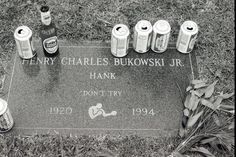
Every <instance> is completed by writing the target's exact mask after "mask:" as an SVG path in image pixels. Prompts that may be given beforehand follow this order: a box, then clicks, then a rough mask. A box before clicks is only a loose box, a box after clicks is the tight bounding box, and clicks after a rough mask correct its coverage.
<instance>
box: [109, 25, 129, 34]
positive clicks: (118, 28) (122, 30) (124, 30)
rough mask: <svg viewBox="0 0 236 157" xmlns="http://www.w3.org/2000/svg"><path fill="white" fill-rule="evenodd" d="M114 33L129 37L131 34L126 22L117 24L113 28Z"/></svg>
mask: <svg viewBox="0 0 236 157" xmlns="http://www.w3.org/2000/svg"><path fill="white" fill-rule="evenodd" d="M112 34H114V35H117V36H119V37H127V36H129V34H130V32H129V28H128V27H127V26H126V25H124V24H117V25H115V26H114V27H113V29H112Z"/></svg>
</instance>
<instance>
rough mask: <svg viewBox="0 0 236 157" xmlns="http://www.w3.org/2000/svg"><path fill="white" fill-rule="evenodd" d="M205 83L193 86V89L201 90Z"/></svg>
mask: <svg viewBox="0 0 236 157" xmlns="http://www.w3.org/2000/svg"><path fill="white" fill-rule="evenodd" d="M206 86H207V85H206V83H205V82H202V83H198V84H195V85H194V89H198V88H202V87H206Z"/></svg>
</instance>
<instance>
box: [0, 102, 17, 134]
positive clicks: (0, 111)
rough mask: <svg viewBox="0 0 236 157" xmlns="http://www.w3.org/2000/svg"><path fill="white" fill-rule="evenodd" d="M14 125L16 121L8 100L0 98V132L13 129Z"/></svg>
mask: <svg viewBox="0 0 236 157" xmlns="http://www.w3.org/2000/svg"><path fill="white" fill-rule="evenodd" d="M13 125H14V121H13V118H12V116H11V113H10V110H9V108H8V106H7V102H6V101H5V100H3V99H1V98H0V133H4V132H7V131H9V130H11V128H12V127H13Z"/></svg>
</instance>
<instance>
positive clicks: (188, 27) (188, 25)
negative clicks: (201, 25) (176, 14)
mask: <svg viewBox="0 0 236 157" xmlns="http://www.w3.org/2000/svg"><path fill="white" fill-rule="evenodd" d="M181 29H182V30H183V31H184V32H186V33H189V34H196V33H197V32H198V26H197V24H196V23H195V22H193V21H185V22H184V23H183V24H182V25H181Z"/></svg>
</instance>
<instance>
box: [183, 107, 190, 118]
mask: <svg viewBox="0 0 236 157" xmlns="http://www.w3.org/2000/svg"><path fill="white" fill-rule="evenodd" d="M189 114H190V113H189V110H188V109H187V108H186V109H184V115H185V116H186V117H188V116H189Z"/></svg>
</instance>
